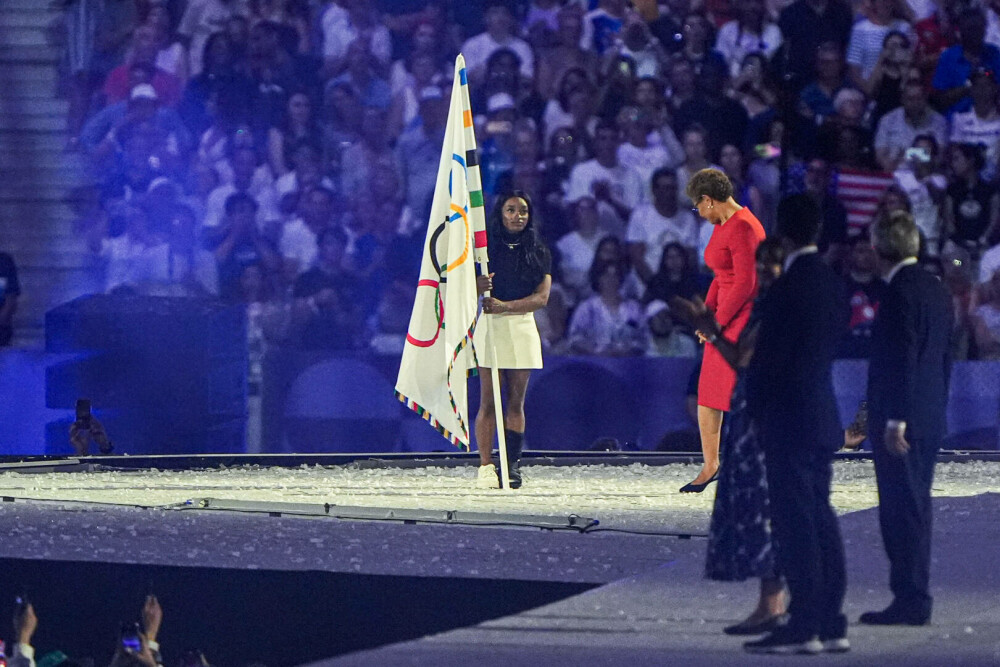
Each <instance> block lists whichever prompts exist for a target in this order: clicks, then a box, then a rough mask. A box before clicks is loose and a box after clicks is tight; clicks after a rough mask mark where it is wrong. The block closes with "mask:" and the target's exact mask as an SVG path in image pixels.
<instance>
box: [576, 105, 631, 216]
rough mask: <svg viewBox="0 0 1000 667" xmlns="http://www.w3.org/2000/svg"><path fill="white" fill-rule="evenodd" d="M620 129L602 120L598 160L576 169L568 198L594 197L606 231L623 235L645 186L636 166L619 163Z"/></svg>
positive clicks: (597, 134) (596, 136)
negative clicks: (635, 168)
mask: <svg viewBox="0 0 1000 667" xmlns="http://www.w3.org/2000/svg"><path fill="white" fill-rule="evenodd" d="M620 145H621V134H620V132H619V131H618V126H617V125H615V124H614V123H612V122H608V121H602V122H601V123H599V124H598V126H597V129H596V130H595V133H594V159H592V160H587V161H586V162H581V163H580V164H578V165H576V166H575V167H573V171H572V173H571V174H570V179H569V188H568V193H567V198H568V199H569V200H570V201H575V200H578V199H580V198H581V197H586V196H593V197H594V199H595V200H596V201H597V202H598V205H599V210H600V214H601V225H602V227H603V229H604V230H605V231H607V232H608V233H612V234H617V235H621V234H622V233H623V232H624V230H625V223H626V221H627V220H628V218H629V216H630V215H631V214H632V211H633V210H634V209H635V207H636V206H638V205H639V204H640V203H641V202H642V196H643V191H644V190H645V186H644V185H643V183H642V180H641V179H640V177H639V174H638V172H636V171H635V170H634V169H633V168H632V167H630V166H628V165H624V164H622V163H620V162H619V161H618V147H619V146H620Z"/></svg>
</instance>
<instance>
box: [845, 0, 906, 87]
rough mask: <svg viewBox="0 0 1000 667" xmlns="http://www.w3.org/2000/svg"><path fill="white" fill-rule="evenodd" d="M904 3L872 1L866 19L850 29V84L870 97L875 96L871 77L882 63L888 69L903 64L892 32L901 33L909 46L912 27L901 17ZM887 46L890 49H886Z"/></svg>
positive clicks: (899, 1) (892, 0)
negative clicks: (889, 37) (891, 38)
mask: <svg viewBox="0 0 1000 667" xmlns="http://www.w3.org/2000/svg"><path fill="white" fill-rule="evenodd" d="M903 3H904V0H869V2H868V12H867V16H866V17H865V18H862V19H861V20H860V21H858V22H857V23H855V24H854V25H853V26H852V27H851V38H850V40H849V41H848V43H847V69H848V73H849V76H850V78H851V82H852V83H853V84H854V85H855V86H856V87H857V88H858V89H860V90H863V91H865V92H867V93H868V94H870V95H871V94H873V93H874V85H873V83H874V82H873V81H872V74H873V73H874V72H875V69H876V67H877V66H878V65H879V64H880V63H881V65H882V70H883V75H884V71H885V69H893V70H895V69H897V68H899V67H900V66H901V65H902V56H901V54H900V47H901V46H902V44H901V42H900V41H899V40H896V41H893V40H889V39H888V36H889V35H890V34H891V33H900V34H901V35H902V36H903V38H904V40H903V41H905V42H906V48H908V47H909V37H908V35H909V34H910V24H909V23H907V22H906V20H905V19H904V18H903V15H902V5H903ZM887 47H888V48H887Z"/></svg>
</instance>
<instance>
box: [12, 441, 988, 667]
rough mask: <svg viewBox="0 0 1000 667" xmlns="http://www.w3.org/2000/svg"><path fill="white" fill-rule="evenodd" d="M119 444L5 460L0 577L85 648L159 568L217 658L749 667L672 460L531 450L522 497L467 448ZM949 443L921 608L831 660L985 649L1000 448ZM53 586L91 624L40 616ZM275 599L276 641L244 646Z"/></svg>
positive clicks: (699, 499) (952, 656)
mask: <svg viewBox="0 0 1000 667" xmlns="http://www.w3.org/2000/svg"><path fill="white" fill-rule="evenodd" d="M133 458H134V457H122V458H121V459H116V458H114V457H94V458H89V457H88V458H83V459H62V460H38V459H33V460H27V461H24V460H22V461H12V460H9V461H7V462H6V463H5V464H3V466H0V469H3V470H5V472H2V473H0V496H3V501H4V502H2V503H0V534H2V535H4V536H5V537H4V539H3V540H2V541H0V559H3V563H4V565H3V567H2V571H3V575H2V576H0V586H2V587H3V589H4V590H9V589H10V587H12V586H17V585H23V586H27V587H28V589H29V591H31V592H32V598H33V599H35V600H38V601H39V606H40V607H43V608H40V610H39V615H40V616H41V617H42V630H40V638H39V641H40V643H42V644H44V641H43V640H44V638H46V637H47V638H48V639H49V640H51V645H50V648H62V649H63V650H66V649H67V648H73V649H75V650H77V651H80V652H89V653H88V654H90V655H94V654H95V653H99V651H100V647H99V646H97V645H96V644H94V643H93V642H94V641H95V640H94V636H95V635H96V634H99V631H98V629H97V628H98V627H99V624H98V621H100V622H101V623H106V624H108V625H107V626H106V627H113V626H114V624H115V623H116V622H120V621H121V620H122V619H121V618H120V616H121V614H122V613H125V612H123V611H120V608H121V605H119V604H117V603H115V604H112V603H110V602H108V600H109V599H110V598H114V599H116V600H118V599H127V600H131V601H134V600H137V599H140V598H141V597H142V595H143V594H144V593H145V592H146V591H147V590H149V588H150V587H152V588H153V589H160V590H158V591H157V592H158V594H159V595H160V596H161V597H162V598H164V601H165V608H166V618H167V620H166V621H165V624H164V642H165V643H166V645H167V646H168V647H169V646H170V640H169V639H168V638H169V637H170V636H171V635H173V637H185V638H192V637H193V639H188V640H187V641H189V643H190V642H196V643H195V644H193V645H198V646H201V647H203V648H206V650H207V651H208V652H209V657H210V659H214V660H215V664H218V665H230V664H231V665H238V664H246V663H248V662H249V661H250V660H248V658H249V657H251V656H256V657H258V658H261V659H264V662H265V663H266V664H268V665H272V666H273V665H284V664H287V665H293V664H302V663H305V662H315V661H317V660H319V659H321V658H332V661H329V660H328V661H327V662H324V663H321V664H359V665H361V664H372V665H374V664H389V665H393V664H428V665H431V664H434V665H453V664H454V665H458V664H468V663H469V662H472V661H475V662H478V663H481V664H505V665H509V664H533V665H540V664H545V665H548V664H567V665H570V664H624V663H626V662H630V663H635V664H651V665H652V664H674V663H681V662H684V663H686V664H753V663H751V662H750V661H749V660H748V658H747V657H746V656H744V655H743V654H742V653H741V652H740V651H739V642H738V641H735V640H733V639H731V638H727V637H724V636H723V635H722V634H721V632H720V629H721V627H722V626H723V625H725V624H728V623H731V622H733V621H734V620H736V619H737V617H738V616H739V615H740V614H741V613H743V612H744V611H746V610H747V608H748V607H749V605H750V604H751V602H752V599H753V597H754V591H753V586H752V585H750V584H747V585H722V584H714V583H709V582H705V581H704V580H702V578H701V572H700V570H701V566H702V561H703V557H704V548H705V541H704V537H703V536H704V534H705V532H706V530H707V525H708V518H709V512H710V509H711V503H712V495H713V494H712V491H710V492H708V493H705V494H701V495H689V494H678V493H677V488H678V487H679V486H680V485H681V484H683V483H684V482H686V481H689V480H690V478H691V477H693V475H694V474H695V472H696V470H697V464H695V463H693V462H684V461H691V459H690V458H689V455H688V456H686V455H676V456H671V455H659V456H658V457H656V458H654V457H653V456H649V457H646V458H642V457H633V458H629V457H627V456H621V455H580V456H578V457H575V458H574V457H569V456H559V457H555V456H553V457H548V456H544V455H536V458H535V459H533V460H532V465H528V466H526V468H525V487H524V488H523V489H521V490H519V491H516V492H503V491H498V490H492V491H487V490H477V489H475V488H474V487H473V480H474V476H475V468H474V462H473V460H472V459H471V458H469V457H455V456H442V457H437V458H434V457H431V459H428V458H427V457H388V458H386V457H379V458H372V457H371V455H364V456H357V457H353V458H351V459H350V460H348V459H345V458H341V459H338V461H339V462H340V463H341V465H316V462H317V459H316V458H315V457H311V458H309V459H296V460H297V461H298V462H299V465H298V466H296V467H292V468H284V467H271V466H269V465H267V464H268V463H270V462H271V461H267V460H261V459H254V460H251V461H252V465H239V464H240V463H243V462H244V461H245V460H244V459H240V458H236V457H231V456H230V457H225V459H226V460H225V466H224V467H214V468H213V467H207V466H210V465H212V464H210V463H209V462H208V461H210V460H212V458H211V457H208V458H205V457H201V458H199V459H198V461H197V462H192V461H187V464H188V465H191V464H192V463H196V465H197V467H196V468H195V469H182V468H181V467H180V466H181V463H182V462H181V461H179V460H177V459H174V458H154V459H153V460H152V461H151V460H149V458H150V457H144V459H143V460H124V459H133ZM947 458H948V459H949V460H948V461H945V462H943V463H941V464H939V467H938V475H937V478H936V481H935V487H934V488H935V496H936V498H937V499H936V501H935V509H936V512H937V514H938V517H939V518H938V523H937V532H938V535H937V537H936V542H935V554H936V559H935V574H934V577H935V584H936V587H937V591H936V592H937V600H938V604H937V609H936V616H935V625H934V626H932V627H931V628H924V629H908V630H899V631H882V630H879V631H873V630H868V629H862V628H852V631H853V632H854V635H853V638H854V641H855V645H856V647H857V648H856V650H855V652H854V653H853V654H851V655H849V656H843V657H838V658H836V660H837V662H838V663H843V664H874V662H873V661H875V660H876V657H877V662H878V663H879V664H904V663H905V664H927V665H930V664H1000V568H998V565H1000V527H998V525H1000V524H998V523H997V522H996V519H995V517H996V516H998V515H1000V495H997V494H993V493H990V491H995V490H996V489H997V488H998V486H997V482H996V480H997V479H1000V462H997V461H991V460H986V459H989V458H991V457H988V456H987V457H981V458H980V457H976V456H975V455H970V454H961V453H959V454H954V455H950V456H948V457H947ZM321 460H322V459H321ZM307 461H308V462H307ZM284 462H285V463H286V464H287V463H288V461H287V460H286V461H284ZM325 462H326V463H331V462H332V460H331V459H325ZM137 464H144V465H152V466H155V467H153V468H145V467H140V468H136V467H132V466H134V465H137ZM218 464H219V461H216V463H215V465H218ZM126 466H127V467H126ZM13 470H17V472H13ZM56 471H63V472H56ZM835 472H836V474H835V483H834V503H835V505H836V506H837V509H838V511H839V512H840V513H841V515H842V520H843V526H844V534H845V542H846V544H847V550H848V561H849V567H850V577H851V584H850V591H849V597H848V604H849V613H850V615H851V617H852V618H856V616H857V614H858V613H860V612H861V611H864V610H867V609H873V608H878V607H880V606H881V605H883V604H884V603H885V602H886V601H887V599H888V593H887V589H886V584H885V579H886V565H885V558H884V556H883V555H882V551H881V542H880V538H879V535H878V528H877V518H876V511H875V510H874V508H875V506H876V505H877V497H876V493H875V485H874V474H873V469H872V465H871V462H870V460H867V459H865V458H864V457H857V456H850V457H846V458H844V459H843V460H840V461H838V462H837V463H836V466H835ZM338 517H339V518H338ZM147 581H148V582H149V583H145V582H147ZM57 582H58V583H57ZM98 582H102V583H98ZM116 582H118V583H116ZM124 582H127V583H124ZM156 582H160V585H159V586H157V585H156ZM53 588H55V589H58V590H56V591H53V590H52V589H53ZM108 588H110V589H111V590H110V591H109V590H108ZM293 593H296V594H297V595H298V597H296V595H293ZM234 596H236V597H238V598H239V600H240V601H241V602H242V603H243V605H245V606H240V607H238V608H234V607H233V605H232V604H231V601H232V599H233V598H234ZM255 596H256V597H255ZM60 599H63V600H64V601H65V602H64V603H65V604H68V601H69V599H74V600H75V601H74V602H73V605H74V607H79V608H80V612H79V618H76V619H75V620H74V622H73V623H69V624H67V625H71V626H80V627H85V628H87V629H88V632H87V633H86V635H84V633H83V632H82V631H81V632H78V633H76V634H74V633H72V632H69V631H68V630H67V628H63V629H62V632H61V633H60V632H58V631H57V630H56V629H54V628H52V627H51V625H49V626H48V627H47V626H46V620H45V619H46V618H49V619H51V618H52V617H53V614H54V610H55V609H58V608H59V600H60ZM88 600H92V604H93V605H97V606H98V607H100V606H101V605H103V606H105V607H108V609H107V610H105V611H101V612H100V613H95V612H94V608H93V606H88ZM43 602H44V604H43ZM246 605H248V606H249V608H248V607H247V606H246ZM268 605H271V607H272V608H271V611H269V612H268V615H266V616H265V617H264V618H265V619H270V620H269V621H268V623H269V624H270V625H272V626H274V625H276V626H280V627H281V629H282V633H283V634H282V635H281V637H284V638H285V639H284V641H285V642H286V643H287V642H291V643H292V644H293V646H284V647H279V648H278V649H270V648H268V649H265V648H263V644H264V641H263V639H261V640H260V643H261V645H262V647H261V648H257V649H255V648H253V647H254V645H255V644H254V641H255V640H253V639H252V637H253V636H257V637H266V636H267V634H266V630H263V629H261V627H260V626H261V624H262V620H261V618H260V613H262V610H263V609H264V608H265V607H267V606H268ZM0 606H2V605H0ZM44 607H47V608H44ZM83 610H86V611H87V612H88V613H89V616H87V615H86V614H84V611H83ZM275 610H277V611H278V613H277V614H274V612H275ZM3 611H4V610H3V609H0V612H3ZM105 612H106V613H105ZM115 614H117V616H115ZM205 615H210V616H211V623H209V624H208V625H207V626H206V624H205V621H204V616H205ZM91 617H93V618H91ZM276 617H277V620H275V618H276ZM268 623H264V625H267V624H268ZM213 628H219V629H218V630H214V629H213ZM317 628H320V630H317ZM322 628H327V629H330V628H336V631H332V630H331V631H330V632H327V633H326V634H325V635H324V634H323V633H322ZM317 631H319V632H320V634H319V635H317V634H316V633H317ZM45 633H47V634H45ZM289 633H290V634H289ZM317 637H321V638H319V639H317ZM421 637H426V638H424V639H421ZM224 640H225V641H224ZM178 641H179V640H178ZM88 642H90V643H88ZM247 642H249V643H247ZM278 643H279V644H280V643H281V640H280V639H279V640H278ZM173 648H177V649H180V647H173ZM185 648H186V646H185ZM43 649H44V646H43ZM43 652H44V650H43ZM67 652H68V653H70V654H71V655H73V652H71V651H69V650H67ZM338 655H339V656H341V657H339V658H337V657H336V656H338ZM945 658H947V659H945ZM934 659H936V660H937V661H936V662H935V661H934Z"/></svg>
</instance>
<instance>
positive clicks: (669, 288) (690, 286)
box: [645, 273, 701, 303]
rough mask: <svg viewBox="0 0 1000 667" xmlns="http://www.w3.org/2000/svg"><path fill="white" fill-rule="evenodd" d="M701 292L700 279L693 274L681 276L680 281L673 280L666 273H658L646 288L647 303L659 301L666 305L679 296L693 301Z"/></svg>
mask: <svg viewBox="0 0 1000 667" xmlns="http://www.w3.org/2000/svg"><path fill="white" fill-rule="evenodd" d="M700 291H701V290H699V289H698V279H697V278H695V277H694V276H693V275H691V274H686V275H683V276H681V279H680V280H671V279H670V277H669V276H668V275H667V274H665V273H657V274H656V275H654V276H653V277H652V278H650V280H649V285H648V286H647V287H646V296H645V301H646V302H647V303H649V302H650V301H653V300H656V299H659V300H660V301H663V302H665V303H670V299H672V298H673V297H675V296H679V297H681V298H684V299H689V300H690V299H693V298H694V297H695V295H697V294H698V293H699V292H700Z"/></svg>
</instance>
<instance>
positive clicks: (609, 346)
mask: <svg viewBox="0 0 1000 667" xmlns="http://www.w3.org/2000/svg"><path fill="white" fill-rule="evenodd" d="M624 270H625V269H624V265H623V264H622V263H620V262H615V261H600V260H599V259H598V260H596V261H595V262H594V265H593V266H592V267H591V269H590V283H591V289H592V290H593V291H594V296H592V297H590V298H589V299H587V300H586V301H584V302H583V303H581V304H580V305H579V306H577V308H576V310H575V311H574V312H573V318H572V319H571V320H570V324H569V333H568V334H567V337H568V338H569V341H570V348H571V349H572V350H573V351H574V352H576V353H578V354H597V355H604V356H613V357H620V356H634V355H639V354H644V353H645V352H646V350H647V349H648V347H649V329H648V327H647V323H646V315H645V312H644V310H643V308H642V306H641V305H640V304H639V302H637V301H634V300H632V299H627V298H625V297H624V296H623V294H622V284H623V281H624V278H625V275H624Z"/></svg>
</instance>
